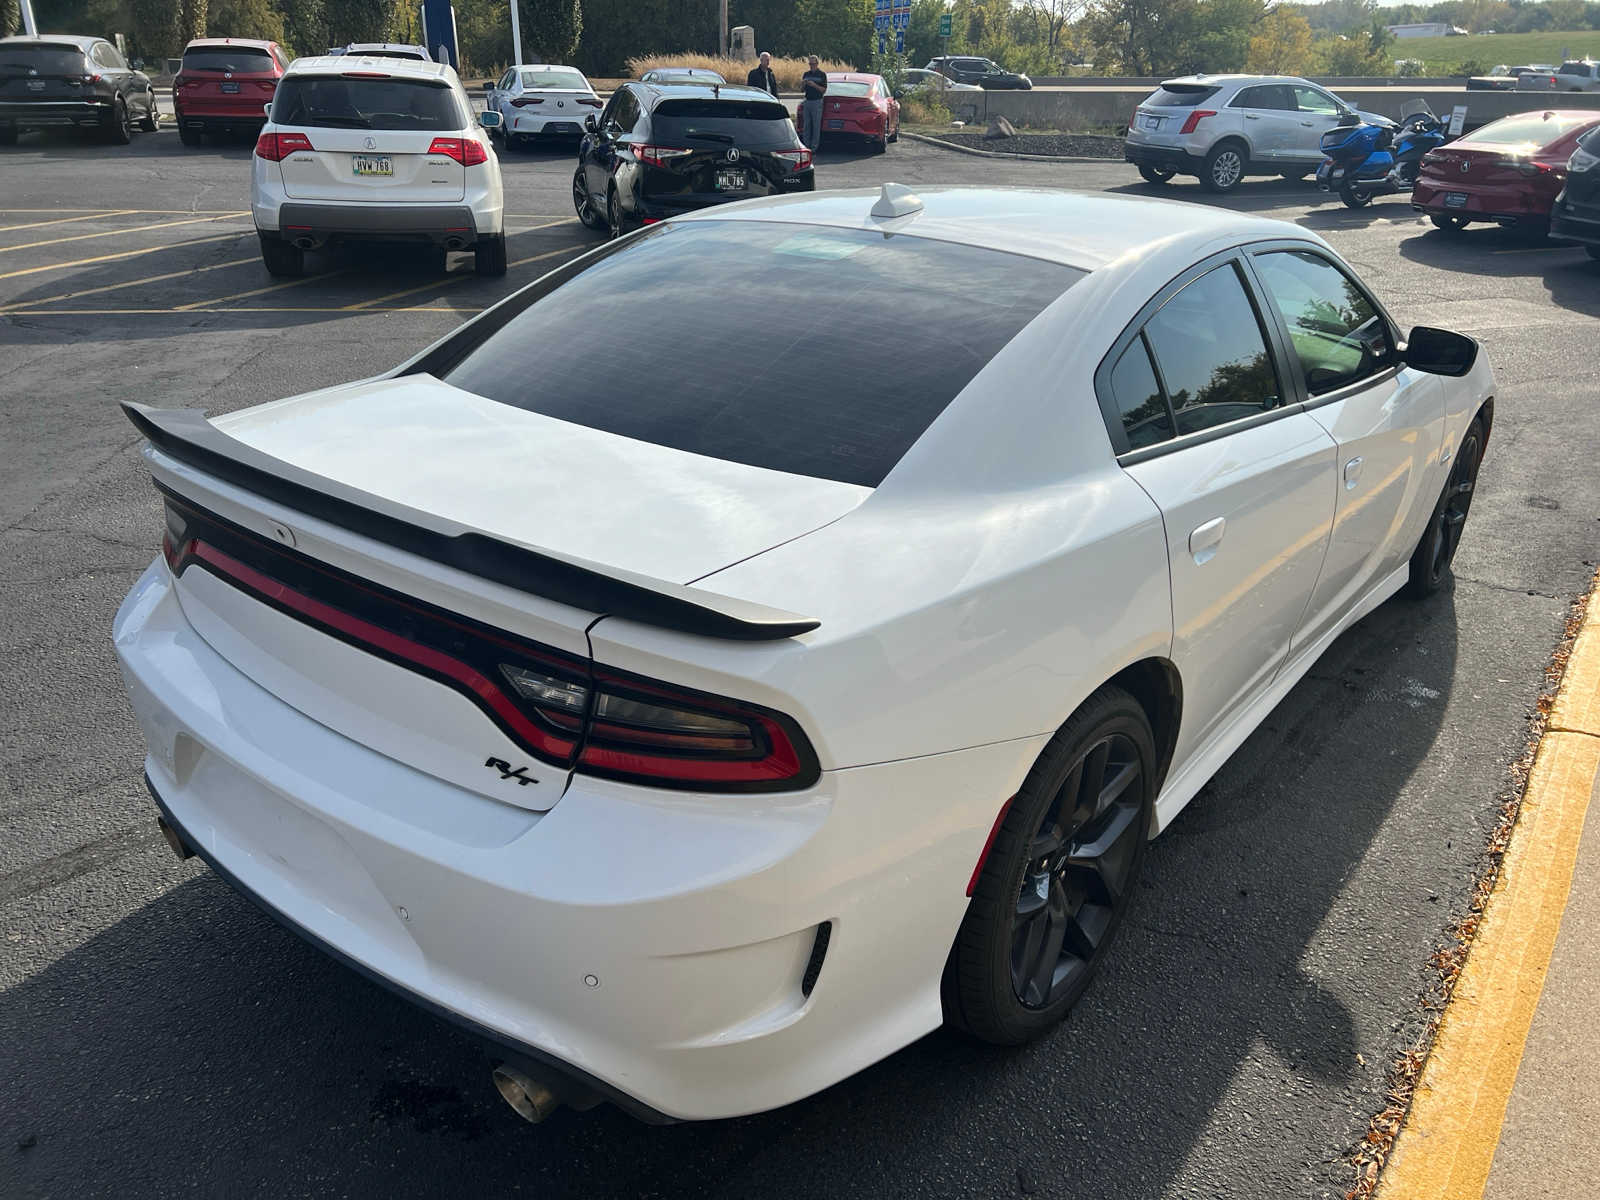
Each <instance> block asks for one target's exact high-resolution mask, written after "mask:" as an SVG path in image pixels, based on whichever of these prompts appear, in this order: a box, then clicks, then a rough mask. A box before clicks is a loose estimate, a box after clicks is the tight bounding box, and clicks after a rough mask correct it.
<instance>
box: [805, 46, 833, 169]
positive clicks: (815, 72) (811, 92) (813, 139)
mask: <svg viewBox="0 0 1600 1200" xmlns="http://www.w3.org/2000/svg"><path fill="white" fill-rule="evenodd" d="M807 63H808V64H809V69H808V70H807V71H806V73H805V74H804V75H802V76H800V87H801V88H802V89H803V98H802V99H801V101H800V140H801V141H802V142H804V143H805V145H806V148H807V149H809V150H815V149H816V148H817V144H818V143H819V142H821V141H822V98H823V97H824V96H825V95H827V94H828V74H827V72H826V71H824V70H823V69H822V66H821V64H820V63H819V62H818V61H817V56H816V55H815V54H813V55H811V56H810V58H808V59H807Z"/></svg>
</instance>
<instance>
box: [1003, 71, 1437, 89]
mask: <svg viewBox="0 0 1600 1200" xmlns="http://www.w3.org/2000/svg"><path fill="white" fill-rule="evenodd" d="M1166 78H1168V79H1170V78H1172V76H1170V75H1169V76H1166ZM1304 78H1306V79H1309V80H1310V81H1311V82H1312V83H1320V84H1321V85H1322V86H1323V87H1329V88H1342V87H1461V86H1462V85H1463V83H1464V82H1465V79H1466V76H1464V75H1441V76H1438V77H1427V78H1423V77H1416V78H1412V79H1402V78H1400V77H1399V76H1396V75H1391V76H1384V75H1307V76H1304ZM1160 83H1161V80H1160V79H1158V78H1156V77H1154V76H1140V75H1035V76H1033V86H1034V87H1142V88H1146V89H1148V90H1150V91H1154V90H1155V89H1156V87H1157V85H1159V84H1160Z"/></svg>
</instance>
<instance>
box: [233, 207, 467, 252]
mask: <svg viewBox="0 0 1600 1200" xmlns="http://www.w3.org/2000/svg"><path fill="white" fill-rule="evenodd" d="M276 216H277V225H276V228H264V227H263V226H262V224H261V219H260V213H259V212H258V213H257V219H256V231H257V232H258V233H260V234H262V236H264V237H279V238H283V239H285V240H289V239H293V238H299V237H309V238H312V239H313V240H315V241H317V242H337V241H350V240H370V241H423V242H436V243H439V244H440V245H443V244H444V243H445V242H446V241H447V240H451V239H459V240H460V241H461V244H462V245H471V244H472V243H474V242H476V241H477V240H478V239H479V238H480V237H483V236H486V235H487V234H489V233H490V232H492V231H490V230H480V229H479V228H478V225H477V220H476V218H475V217H474V215H473V212H472V209H471V208H470V207H468V206H466V205H460V204H451V205H438V204H310V203H304V202H300V201H293V200H288V201H285V202H283V203H282V204H280V205H278V208H277V214H276Z"/></svg>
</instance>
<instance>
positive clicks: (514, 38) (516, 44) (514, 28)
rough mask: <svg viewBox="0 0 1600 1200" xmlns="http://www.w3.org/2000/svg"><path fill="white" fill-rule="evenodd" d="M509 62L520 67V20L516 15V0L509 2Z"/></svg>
mask: <svg viewBox="0 0 1600 1200" xmlns="http://www.w3.org/2000/svg"><path fill="white" fill-rule="evenodd" d="M511 61H512V63H514V64H515V65H516V66H519V67H520V66H521V65H522V20H521V18H520V17H519V16H518V14H517V0H511Z"/></svg>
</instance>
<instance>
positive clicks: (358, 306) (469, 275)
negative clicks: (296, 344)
mask: <svg viewBox="0 0 1600 1200" xmlns="http://www.w3.org/2000/svg"><path fill="white" fill-rule="evenodd" d="M582 249H586V247H579V246H563V247H562V248H561V249H559V250H547V251H546V252H545V253H543V254H535V255H533V256H532V257H531V258H519V259H517V261H516V262H509V263H507V264H506V269H507V270H509V269H510V268H512V267H521V266H526V265H527V264H528V263H531V262H539V261H540V260H541V259H546V258H554V257H555V256H556V255H558V254H572V253H574V252H576V251H579V250H582ZM0 278H4V276H0ZM476 278H477V275H476V274H475V273H474V272H472V271H457V272H456V273H454V274H453V275H445V276H443V277H441V278H439V279H435V280H433V281H432V282H431V283H424V284H421V285H420V286H418V287H409V288H404V289H402V290H401V291H398V292H390V293H389V294H388V295H387V296H374V297H373V298H372V299H371V300H360V301H357V302H356V303H355V304H349V305H346V306H345V311H346V312H360V311H361V310H362V309H364V308H371V307H373V306H374V305H377V304H383V303H386V302H387V301H390V300H398V299H400V298H401V297H402V296H414V295H416V294H417V293H418V292H426V291H429V290H430V289H432V288H440V287H449V286H450V285H451V284H455V283H460V282H461V281H462V280H463V279H476Z"/></svg>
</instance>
